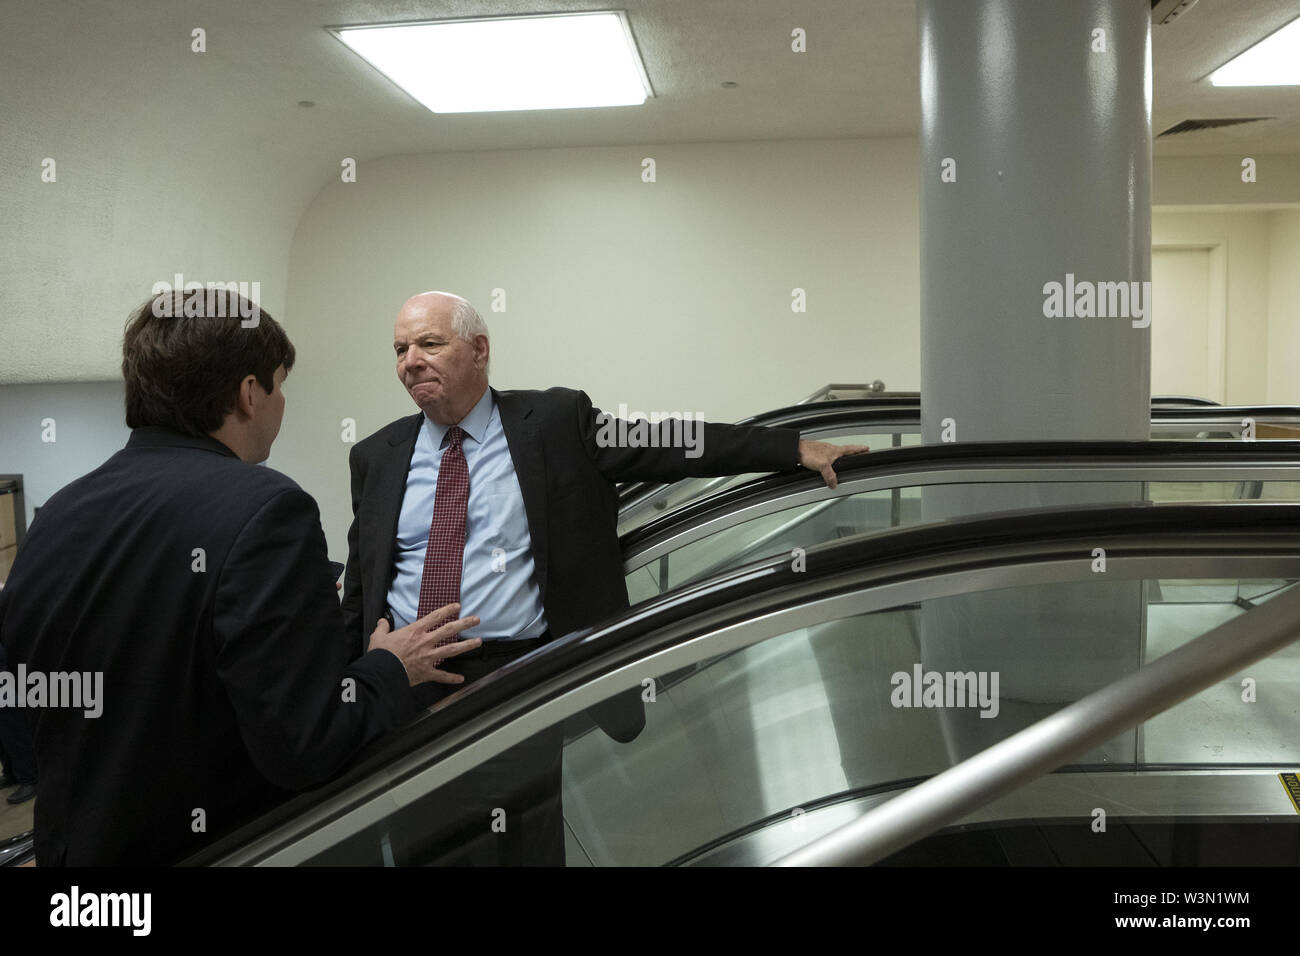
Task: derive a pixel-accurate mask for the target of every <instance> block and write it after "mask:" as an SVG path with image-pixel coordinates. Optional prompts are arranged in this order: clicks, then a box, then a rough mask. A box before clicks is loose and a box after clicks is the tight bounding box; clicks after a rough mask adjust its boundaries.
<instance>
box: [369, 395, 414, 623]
mask: <svg viewBox="0 0 1300 956" xmlns="http://www.w3.org/2000/svg"><path fill="white" fill-rule="evenodd" d="M423 420H424V413H423V412H416V413H415V414H414V415H412V416H411V417H410V418H409V419H407V427H406V428H402V429H399V430H398V431H397V434H396V435H394V436H393V437H392V438H389V439H388V445H387V447H386V448H383V449H381V452H380V454H381V456H382V457H381V459H380V460H379V461H377V462H376V463H375V469H376V473H377V475H378V487H377V488H376V494H375V498H376V509H377V510H376V523H377V524H376V526H377V527H378V528H379V530H380V532H381V533H380V535H379V537H377V538H376V539H375V541H376V543H377V545H378V547H380V548H381V549H383V550H382V552H381V553H380V554H379V555H376V557H377V559H378V560H375V561H372V562H371V563H370V566H371V567H372V568H374V569H375V573H376V580H374V581H370V582H367V586H368V587H373V588H375V592H373V593H381V594H383V595H384V597H383V598H382V602H383V604H384V606H385V607H387V601H388V585H389V583H390V582H391V581H392V578H393V568H394V564H393V554H394V552H395V550H396V548H397V522H398V519H399V518H400V517H401V514H402V499H403V498H404V497H406V476H407V475H408V474H409V473H410V470H411V456H412V455H414V454H415V440H416V438H418V437H419V434H420V425H421V423H422V422H423ZM381 610H382V608H381Z"/></svg>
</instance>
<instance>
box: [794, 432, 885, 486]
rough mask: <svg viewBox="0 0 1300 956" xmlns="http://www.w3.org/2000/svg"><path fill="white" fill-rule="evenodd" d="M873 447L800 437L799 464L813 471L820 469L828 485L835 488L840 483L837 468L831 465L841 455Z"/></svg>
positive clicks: (856, 452) (852, 453)
mask: <svg viewBox="0 0 1300 956" xmlns="http://www.w3.org/2000/svg"><path fill="white" fill-rule="evenodd" d="M870 450H871V449H870V448H869V447H867V446H866V445H832V444H831V443H830V442H828V441H804V440H803V439H802V438H801V439H799V464H801V465H803V466H804V467H805V468H810V469H812V470H813V471H820V472H821V473H822V478H824V479H825V480H826V484H827V486H829V487H831V488H834V487H835V486H836V485H838V484H839V479H837V478H836V477H835V469H834V468H832V467H831V466H832V465H833V464H834V463H835V459H837V458H839V457H840V456H841V455H857V454H861V453H862V452H864V451H870Z"/></svg>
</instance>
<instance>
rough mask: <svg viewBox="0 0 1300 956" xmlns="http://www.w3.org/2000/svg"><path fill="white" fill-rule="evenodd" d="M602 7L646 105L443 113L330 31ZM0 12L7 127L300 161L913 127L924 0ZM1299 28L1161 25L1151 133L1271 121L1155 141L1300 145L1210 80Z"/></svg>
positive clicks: (42, 5) (161, 2) (1294, 104)
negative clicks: (164, 129) (70, 125)
mask: <svg viewBox="0 0 1300 956" xmlns="http://www.w3.org/2000/svg"><path fill="white" fill-rule="evenodd" d="M1134 2H1142V0H1134ZM610 7H621V8H623V9H626V10H627V11H628V16H629V20H630V22H631V25H632V29H633V31H634V34H635V37H636V40H637V43H638V44H639V46H640V49H641V53H642V55H643V58H644V60H645V65H646V70H647V72H648V74H649V77H650V80H651V83H652V85H653V87H654V90H655V93H656V96H655V97H654V98H653V99H651V100H649V101H647V103H646V105H645V106H643V107H629V108H616V109H592V110H558V111H548V112H535V113H534V112H522V113H495V114H486V115H450V116H448V115H444V116H438V115H434V114H432V113H430V112H428V111H427V110H425V109H424V108H423V107H421V106H419V105H418V104H416V103H415V102H414V101H412V100H410V99H409V98H408V97H406V95H405V94H403V93H401V92H400V91H398V90H397V89H396V88H394V87H393V86H392V85H391V84H390V83H389V82H388V81H387V80H386V79H384V78H383V77H382V76H381V75H379V74H378V73H376V72H375V71H374V70H372V69H371V68H370V67H369V66H368V65H366V64H365V63H364V62H362V61H361V60H360V59H359V58H358V57H356V56H355V55H354V54H352V53H351V52H350V51H349V50H347V49H346V48H345V47H344V46H343V45H342V44H341V43H339V42H338V41H337V40H335V39H334V38H333V37H332V36H330V35H329V34H328V33H327V32H326V31H325V30H324V29H323V27H324V26H325V25H331V24H349V23H369V22H383V21H397V20H409V19H421V18H443V17H453V16H482V15H488V14H506V13H536V12H549V11H573V10H592V9H607V8H610ZM2 9H3V26H4V33H3V37H2V38H0V53H2V55H3V60H2V62H4V64H5V66H4V67H3V69H4V79H5V84H4V85H5V87H6V88H7V89H6V90H5V91H4V93H0V95H3V96H5V97H6V99H7V100H8V102H6V103H5V104H4V107H3V110H4V113H3V118H4V119H5V121H6V126H8V125H9V120H10V119H11V118H12V117H11V116H10V110H11V109H12V108H14V107H15V105H19V108H20V109H21V105H32V106H37V107H39V108H40V112H41V114H42V115H43V117H44V120H45V121H46V122H49V123H53V124H63V123H67V122H77V121H78V120H79V119H80V117H81V116H82V115H83V114H85V113H87V112H88V111H92V110H97V111H102V115H103V116H104V117H107V118H110V119H111V120H112V122H111V123H109V124H107V126H106V127H105V130H104V132H105V134H106V135H108V136H110V137H111V136H118V137H129V136H131V135H132V134H133V132H135V129H134V128H133V123H134V122H135V121H137V120H140V119H143V118H145V117H148V116H165V117H169V118H172V117H174V118H175V119H176V121H178V122H179V121H180V120H181V118H182V117H185V116H188V117H191V118H192V120H194V121H197V122H204V121H207V122H210V123H212V124H215V125H216V126H218V127H219V128H222V129H225V130H230V131H232V132H233V131H236V130H237V131H238V133H237V135H238V137H239V138H240V140H241V141H242V144H243V145H245V146H247V145H252V144H256V145H257V146H259V147H263V148H266V149H269V150H271V151H273V152H275V153H277V154H281V155H284V156H286V157H287V156H289V155H293V156H296V157H298V158H300V159H302V160H304V161H310V158H311V157H312V156H313V155H317V156H319V155H321V154H322V153H327V154H329V155H330V156H331V157H332V156H334V155H340V154H341V155H350V156H354V157H355V158H356V159H358V161H360V160H363V159H369V158H374V157H376V156H381V155H386V154H392V153H408V152H423V151H439V150H482V149H520V148H531V147H545V146H597V145H626V144H632V143H643V142H653V143H663V142H690V141H719V140H722V141H726V140H760V139H803V138H841V137H874V136H912V135H916V133H917V130H918V128H919V100H918V94H917V69H918V67H917V51H916V46H917V40H916V18H915V3H914V2H913V0H622V2H615V3H609V4H603V3H599V2H594V3H593V2H582V0H361V2H357V0H352V2H345V0H273V2H268V0H206V2H176V0H122V2H113V3H107V2H103V0H59V2H57V3H50V2H45V0H40V2H33V0H5V2H4V3H3V4H2ZM1297 16H1300V0H1199V2H1198V3H1196V5H1195V6H1194V7H1193V8H1192V9H1191V10H1190V11H1189V12H1187V13H1185V14H1184V15H1183V16H1181V17H1180V18H1178V19H1177V20H1176V21H1174V22H1173V23H1172V24H1170V25H1168V26H1157V27H1155V28H1154V30H1153V46H1154V73H1155V76H1154V80H1155V90H1154V102H1155V116H1154V123H1153V126H1154V128H1155V131H1156V132H1159V131H1161V130H1163V129H1165V128H1167V127H1169V126H1172V125H1173V124H1174V123H1177V122H1179V121H1181V120H1183V119H1187V118H1189V117H1196V118H1205V117H1220V116H1238V115H1260V116H1276V117H1277V119H1276V120H1271V121H1269V122H1267V123H1257V124H1251V125H1249V126H1245V127H1242V128H1240V129H1237V130H1232V129H1229V130H1221V131H1206V132H1198V133H1192V134H1186V135H1182V136H1179V137H1175V138H1173V139H1169V140H1162V141H1159V142H1158V143H1157V145H1156V155H1177V154H1183V155H1186V154H1226V153H1235V152H1238V151H1240V150H1241V149H1242V144H1243V143H1245V144H1249V146H1250V148H1251V149H1252V150H1253V151H1254V152H1257V153H1283V152H1300V88H1297V87H1281V88H1273V89H1215V88H1213V87H1211V86H1210V85H1209V83H1208V81H1207V80H1206V79H1205V77H1206V76H1207V75H1208V73H1209V72H1210V71H1211V70H1213V69H1214V68H1216V67H1218V66H1220V65H1221V64H1222V63H1224V62H1225V61H1227V60H1228V59H1230V58H1231V57H1232V56H1233V55H1235V54H1236V53H1238V52H1240V51H1241V50H1243V49H1245V48H1246V47H1248V46H1250V45H1251V44H1252V43H1254V42H1255V41H1257V40H1259V39H1260V38H1262V37H1263V36H1265V35H1267V34H1268V33H1270V32H1272V31H1273V30H1275V29H1276V28H1277V27H1279V26H1281V25H1282V24H1284V23H1286V22H1288V21H1289V20H1291V19H1293V18H1295V17H1297ZM195 26H202V27H203V28H205V29H206V31H207V35H208V52H207V53H206V54H203V55H197V54H192V53H190V52H189V44H188V40H189V31H190V30H191V29H192V28H193V27H195ZM795 26H800V27H803V28H805V29H806V30H807V33H808V52H807V53H806V54H804V55H801V56H796V55H792V54H791V53H790V52H789V42H790V40H789V38H790V30H791V29H792V28H793V27H795ZM724 81H731V82H734V83H737V84H738V86H736V87H735V88H734V89H724V88H722V86H721V84H722V83H723V82H724ZM300 100H311V101H313V102H315V103H316V106H315V108H312V109H308V108H300V107H298V106H297V105H296V104H297V103H298V102H299V101H300ZM198 135H199V136H200V137H201V136H202V134H198ZM234 145H235V144H232V146H234ZM331 171H332V164H331Z"/></svg>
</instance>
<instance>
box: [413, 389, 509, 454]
mask: <svg viewBox="0 0 1300 956" xmlns="http://www.w3.org/2000/svg"><path fill="white" fill-rule="evenodd" d="M495 408H496V402H495V401H494V400H493V398H492V389H490V388H485V389H483V396H482V397H481V398H480V399H479V400H478V401H477V402H476V403H475V405H474V407H473V408H471V409H470V410H469V412H468V413H467V414H466V415H465V417H464V418H462V419H461V420H460V421H458V422H457V423H456V424H457V425H459V426H460V428H461V430H462V431H463V432H464V433H465V434H466V435H468V436H469V437H470V438H472V439H474V441H475V442H477V443H478V444H480V445H481V444H483V439H485V438H486V437H487V429H488V422H489V421H490V420H491V419H492V412H493V410H494V409H495ZM424 427H425V428H427V429H428V430H429V437H430V438H432V439H433V447H434V448H435V449H439V448H442V441H443V439H444V438H446V437H447V432H448V431H450V430H451V426H450V425H439V424H438V423H437V422H435V421H434V420H433V419H431V418H430V417H429V416H428V415H426V416H424Z"/></svg>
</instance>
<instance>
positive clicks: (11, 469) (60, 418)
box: [0, 382, 131, 527]
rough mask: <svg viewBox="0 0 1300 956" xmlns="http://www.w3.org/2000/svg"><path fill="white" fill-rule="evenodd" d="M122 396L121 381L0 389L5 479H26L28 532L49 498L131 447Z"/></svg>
mask: <svg viewBox="0 0 1300 956" xmlns="http://www.w3.org/2000/svg"><path fill="white" fill-rule="evenodd" d="M123 396H124V390H123V387H122V383H121V382H68V383H65V384H62V385H6V386H3V387H0V474H18V475H22V476H23V496H24V498H25V500H26V505H27V526H28V527H31V523H32V516H33V515H34V514H35V511H36V508H38V507H39V506H41V505H43V504H45V502H46V500H47V499H48V498H49V497H50V495H52V494H54V493H55V492H56V491H58V490H59V489H60V488H62V487H63V486H64V485H66V484H67V483H68V482H70V481H72V480H73V479H76V478H80V477H81V476H82V475H84V474H86V472H88V471H93V470H94V469H96V468H98V467H99V466H100V465H101V464H103V463H104V461H105V460H106V459H107V458H109V457H110V456H111V455H113V454H114V453H115V452H117V451H119V450H120V449H121V448H122V446H123V445H125V444H126V440H127V438H128V437H129V436H130V434H131V433H130V430H129V429H128V428H127V427H126V422H125V421H124V420H123V419H124V412H123ZM47 420H50V421H52V422H53V428H52V429H47V428H46V427H45V425H44V424H43V423H44V422H46V421H47ZM45 438H53V439H54V440H53V441H46V440H44V439H45Z"/></svg>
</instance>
